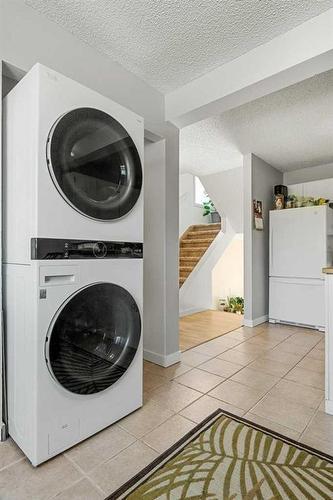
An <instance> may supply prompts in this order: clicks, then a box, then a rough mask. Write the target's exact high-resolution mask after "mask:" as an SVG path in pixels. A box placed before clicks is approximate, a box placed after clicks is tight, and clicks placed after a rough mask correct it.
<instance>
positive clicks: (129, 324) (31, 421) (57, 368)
mask: <svg viewBox="0 0 333 500" xmlns="http://www.w3.org/2000/svg"><path fill="white" fill-rule="evenodd" d="M31 259H32V260H31V265H29V266H26V265H15V264H9V265H5V266H4V278H5V294H4V298H5V304H4V305H5V325H6V333H7V383H8V415H9V420H8V428H9V434H10V435H11V436H12V438H13V439H14V441H16V443H17V444H18V446H19V447H20V448H21V449H22V450H23V451H24V453H25V454H26V455H27V457H28V458H29V459H30V461H31V462H32V464H33V465H38V464H40V463H41V462H43V461H45V460H47V459H49V458H50V457H52V456H54V455H56V454H58V453H60V452H62V451H64V450H65V449H67V448H69V447H71V446H73V445H75V444H76V443H78V442H79V441H81V440H83V439H85V438H87V437H88V436H91V435H92V434H94V433H96V432H98V431H99V430H101V429H103V428H105V427H107V426H108V425H110V424H112V423H113V422H116V421H117V420H119V419H120V418H122V417H124V416H125V415H127V414H129V413H131V412H132V411H134V410H135V409H137V408H139V407H140V406H141V405H142V364H143V358H142V333H141V328H142V324H141V318H142V264H143V261H142V244H140V243H139V244H138V243H119V242H110V241H103V242H102V241H98V242H97V241H84V240H61V239H34V240H32V247H31Z"/></svg>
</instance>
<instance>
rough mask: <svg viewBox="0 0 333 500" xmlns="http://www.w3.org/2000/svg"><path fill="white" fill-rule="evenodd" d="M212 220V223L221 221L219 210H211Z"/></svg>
mask: <svg viewBox="0 0 333 500" xmlns="http://www.w3.org/2000/svg"><path fill="white" fill-rule="evenodd" d="M210 222H211V223H212V224H216V223H218V222H221V216H220V214H219V213H218V212H211V214H210Z"/></svg>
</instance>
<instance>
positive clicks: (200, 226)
mask: <svg viewBox="0 0 333 500" xmlns="http://www.w3.org/2000/svg"><path fill="white" fill-rule="evenodd" d="M192 228H195V229H196V230H197V231H205V230H206V229H218V228H219V229H221V222H216V223H214V224H194V225H193V226H192Z"/></svg>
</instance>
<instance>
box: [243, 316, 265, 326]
mask: <svg viewBox="0 0 333 500" xmlns="http://www.w3.org/2000/svg"><path fill="white" fill-rule="evenodd" d="M267 321H268V314H265V316H261V317H260V318H255V319H244V326H248V327H250V328H253V327H254V326H258V325H261V323H266V322H267Z"/></svg>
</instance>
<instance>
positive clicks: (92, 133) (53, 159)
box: [46, 108, 142, 221]
mask: <svg viewBox="0 0 333 500" xmlns="http://www.w3.org/2000/svg"><path fill="white" fill-rule="evenodd" d="M46 156H47V164H48V167H49V171H50V174H51V176H52V179H53V181H54V183H55V185H56V187H57V189H58V191H59V192H60V194H61V195H62V196H63V198H65V200H66V201H67V202H68V203H69V204H70V205H71V206H72V207H73V208H75V209H76V210H78V211H79V212H81V213H82V214H84V215H86V216H87V217H90V218H93V219H97V220H102V221H109V220H112V219H118V218H120V217H123V216H124V215H126V214H127V213H128V212H129V211H130V210H131V209H132V208H133V207H134V205H135V203H136V201H137V199H138V197H139V195H140V192H141V187H142V167H141V161H140V156H139V153H138V151H137V149H136V147H135V144H134V142H133V140H132V139H131V137H130V136H129V135H128V133H127V132H126V130H125V129H124V127H123V126H122V125H120V123H119V122H117V120H115V119H114V118H112V117H111V116H110V115H108V114H107V113H104V112H103V111H99V110H98V109H93V108H78V109H74V110H72V111H70V112H68V113H66V114H64V115H63V116H61V117H60V118H59V120H58V121H57V122H56V123H55V124H54V126H53V127H52V129H51V131H50V133H49V136H48V140H47V155H46Z"/></svg>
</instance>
